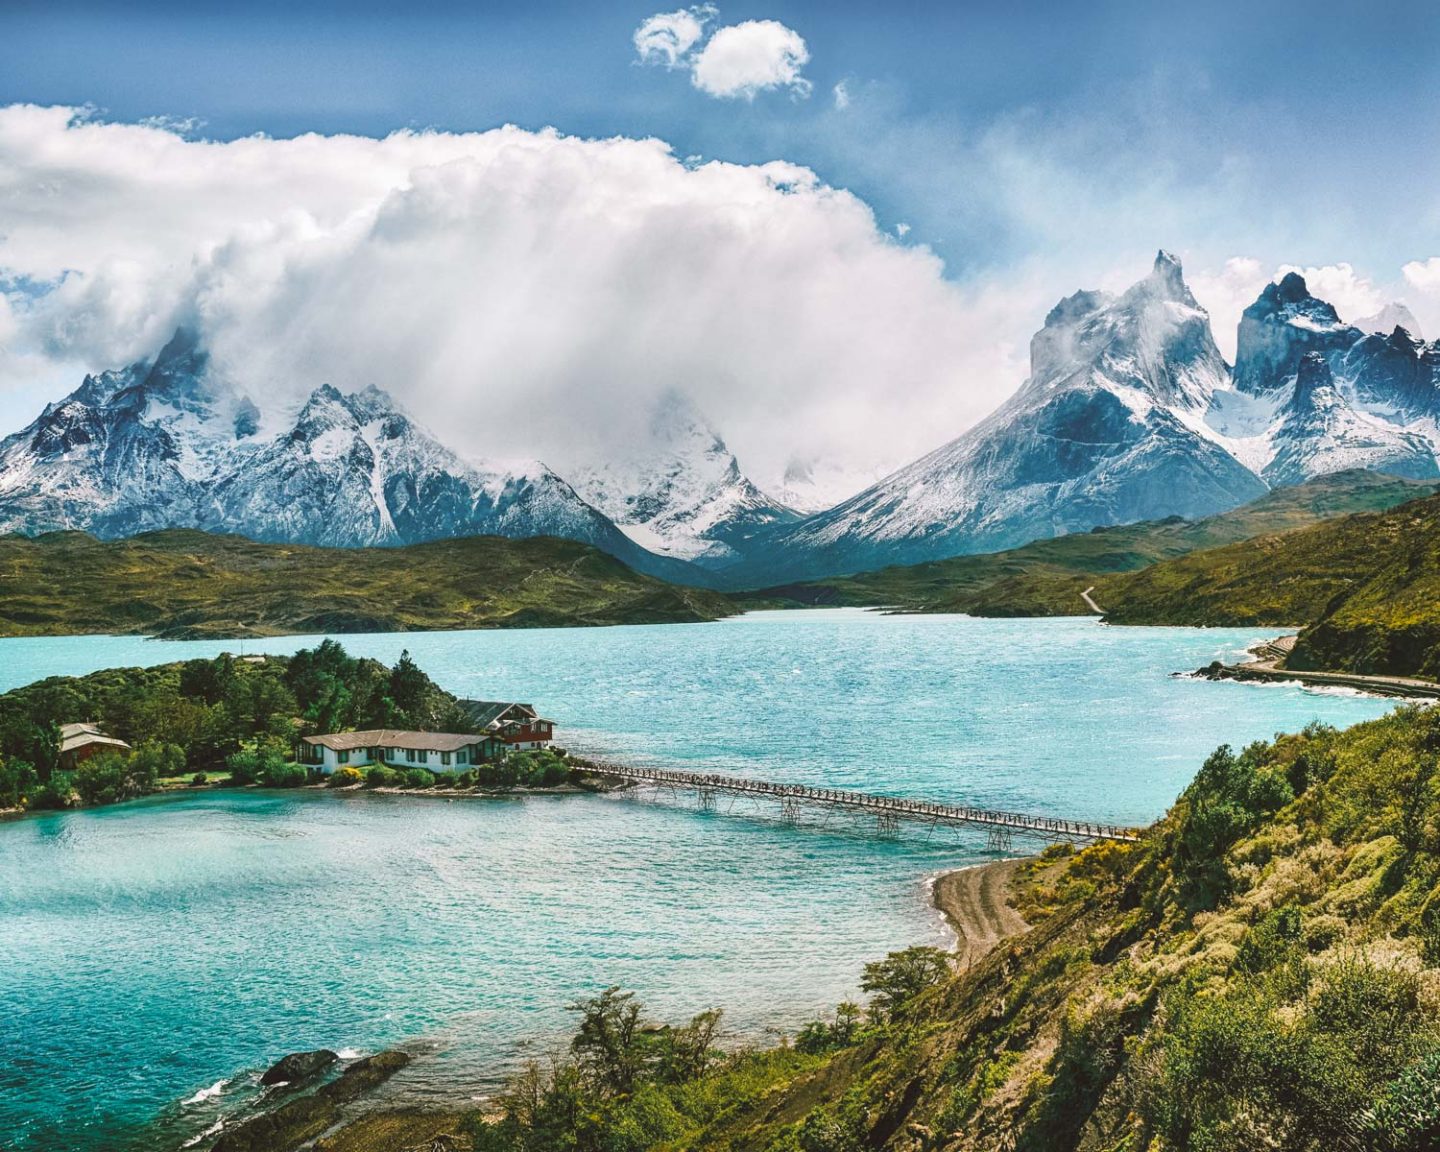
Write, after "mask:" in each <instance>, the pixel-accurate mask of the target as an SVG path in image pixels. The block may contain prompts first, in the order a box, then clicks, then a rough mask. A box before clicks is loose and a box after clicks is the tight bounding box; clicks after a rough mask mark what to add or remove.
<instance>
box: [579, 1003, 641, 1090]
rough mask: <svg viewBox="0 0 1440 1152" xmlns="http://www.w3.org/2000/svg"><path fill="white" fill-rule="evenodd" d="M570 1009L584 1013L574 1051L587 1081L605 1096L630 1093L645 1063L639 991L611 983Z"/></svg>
mask: <svg viewBox="0 0 1440 1152" xmlns="http://www.w3.org/2000/svg"><path fill="white" fill-rule="evenodd" d="M570 1011H572V1012H578V1013H579V1014H580V1027H579V1029H578V1030H577V1032H576V1033H575V1038H574V1040H572V1041H571V1042H570V1050H571V1051H572V1052H573V1053H574V1054H575V1058H576V1060H577V1061H578V1063H579V1065H580V1070H581V1072H582V1073H584V1075H585V1078H586V1079H587V1081H588V1082H589V1083H590V1084H591V1085H592V1086H593V1087H594V1088H595V1090H596V1091H597V1093H598V1094H600V1095H601V1096H628V1095H629V1094H630V1093H631V1092H633V1091H634V1090H635V1085H636V1082H637V1081H638V1080H639V1078H640V1074H641V1072H642V1070H643V1069H644V1066H645V1052H644V1046H643V1045H642V1044H641V1043H640V1031H641V1028H640V1005H639V1004H638V1003H637V1002H636V1000H635V993H633V992H622V991H620V988H619V986H611V987H609V988H607V989H605V991H604V992H602V993H600V995H599V996H596V997H594V998H592V999H589V1000H581V1001H579V1002H578V1003H575V1004H571V1005H570Z"/></svg>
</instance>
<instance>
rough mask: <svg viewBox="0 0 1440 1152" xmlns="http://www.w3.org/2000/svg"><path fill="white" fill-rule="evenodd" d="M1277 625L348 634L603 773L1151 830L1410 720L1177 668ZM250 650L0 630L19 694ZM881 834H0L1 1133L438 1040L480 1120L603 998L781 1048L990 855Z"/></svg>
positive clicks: (76, 1121) (342, 804) (565, 826)
mask: <svg viewBox="0 0 1440 1152" xmlns="http://www.w3.org/2000/svg"><path fill="white" fill-rule="evenodd" d="M1262 635H1264V632H1263V631H1262V630H1254V629H1226V630H1191V629H1168V628H1167V629H1138V628H1136V629H1131V628H1112V627H1105V626H1102V625H1099V624H1098V623H1096V622H1095V621H1093V620H1090V619H1066V620H1006V621H1001V620H973V619H969V618H965V617H944V616H883V615H879V614H876V613H869V612H860V611H852V610H826V611H811V612H786V613H754V614H750V615H747V616H743V617H739V618H737V619H734V620H727V621H723V622H720V623H716V624H704V625H673V626H651V627H634V628H606V629H554V630H530V631H490V632H452V633H411V634H405V635H395V634H386V635H374V636H344V637H340V638H339V639H340V640H341V641H342V643H344V644H345V645H346V647H347V648H348V649H349V650H350V651H352V652H354V653H359V654H366V655H373V656H376V657H378V658H380V659H384V660H386V661H393V660H394V659H395V657H396V656H398V655H399V653H400V651H401V649H402V648H408V649H409V650H410V652H411V654H412V656H413V657H414V658H415V659H416V661H417V662H418V663H419V664H420V665H421V667H423V668H424V669H425V670H426V671H427V672H429V673H430V674H431V675H432V676H433V677H434V678H435V679H436V680H437V681H438V682H439V683H440V684H441V685H443V686H444V687H445V688H447V689H449V690H451V691H453V692H456V693H458V694H460V695H467V696H480V697H485V698H497V699H498V698H503V699H522V700H527V701H532V702H534V703H536V704H537V705H539V706H540V707H541V709H542V711H543V712H544V713H545V714H547V715H549V716H551V717H553V718H554V719H555V720H556V721H557V723H558V725H559V735H560V739H561V742H562V743H565V744H568V745H569V746H570V747H572V748H575V749H577V750H580V751H584V752H586V753H588V754H590V755H594V756H598V757H610V758H614V759H619V760H624V761H627V762H631V763H639V764H661V765H671V766H676V767H683V768H690V769H696V770H704V771H722V772H723V771H735V772H745V773H747V774H751V775H757V776H763V777H767V778H771V779H775V780H793V781H797V782H806V783H824V784H830V785H834V786H837V787H846V788H858V789H864V790H867V791H873V792H887V793H892V794H895V795H907V796H917V797H925V798H929V799H935V800H942V801H950V802H955V803H966V804H976V805H983V806H989V807H1003V808H1012V809H1018V810H1021V811H1028V812H1035V813H1039V814H1053V815H1060V816H1067V817H1071V818H1076V819H1093V820H1104V821H1113V822H1119V823H1140V822H1146V821H1149V820H1151V819H1154V818H1155V817H1157V816H1159V815H1160V814H1162V813H1163V812H1164V810H1165V808H1166V807H1168V805H1169V804H1170V803H1171V801H1173V799H1174V797H1175V795H1176V794H1177V793H1178V792H1179V791H1180V789H1181V788H1183V787H1184V785H1185V783H1186V782H1187V781H1188V780H1189V779H1190V777H1191V776H1192V775H1193V774H1194V772H1195V769H1196V768H1197V767H1198V766H1199V763H1200V762H1201V760H1202V759H1203V758H1204V756H1205V755H1206V754H1207V753H1208V752H1209V751H1210V750H1211V749H1213V748H1214V747H1215V746H1216V745H1217V744H1219V743H1222V742H1229V743H1233V744H1241V743H1245V742H1247V741H1249V740H1253V739H1260V738H1265V737H1268V736H1270V735H1272V734H1274V733H1275V732H1277V731H1283V730H1292V729H1295V728H1298V727H1300V726H1303V725H1304V724H1306V723H1309V722H1310V721H1312V720H1323V721H1326V722H1329V723H1332V724H1337V725H1344V724H1349V723H1353V722H1356V721H1358V720H1362V719H1367V718H1370V717H1373V716H1376V715H1379V714H1381V713H1383V712H1384V711H1386V710H1387V709H1388V708H1389V707H1390V706H1391V703H1390V702H1387V701H1381V700H1375V699H1370V698H1364V697H1359V696H1354V695H1347V694H1341V693H1334V692H1329V693H1320V692H1313V691H1305V690H1302V689H1300V688H1298V687H1290V686H1256V685H1243V684H1235V683H1219V684H1217V683H1209V682H1205V681H1196V680H1189V679H1178V678H1175V677H1173V676H1172V675H1171V673H1172V672H1175V671H1177V670H1185V669H1192V668H1196V667H1199V666H1200V665H1203V664H1206V663H1208V662H1209V661H1211V660H1213V659H1217V658H1218V659H1233V658H1234V657H1235V656H1236V655H1237V654H1238V653H1239V652H1240V651H1242V650H1243V648H1244V647H1245V646H1246V645H1247V644H1249V643H1250V642H1252V641H1254V640H1256V639H1259V638H1260V637H1261V636H1262ZM313 642H314V638H297V637H287V638H283V639H277V640H267V641H248V642H247V643H246V644H245V650H246V651H247V652H252V653H253V652H262V651H268V652H277V653H278V652H289V651H293V650H294V649H296V648H298V647H302V646H306V645H308V644H311V643H313ZM238 648H239V644H238V642H234V641H231V642H196V643H174V642H159V641H147V640H142V639H138V638H129V637H75V638H48V639H28V638H27V639H12V640H0V689H5V688H9V687H14V686H16V685H18V684H21V683H26V682H29V681H31V680H34V679H37V678H40V677H42V676H46V675H57V674H77V673H82V672H86V671H91V670H94V669H97V668H101V667H109V666H118V665H126V664H142V663H143V664H155V663H162V662H165V661H169V660H175V659H183V658H189V657H191V656H198V655H209V654H213V653H215V652H218V651H221V650H231V651H235V650H237V649H238ZM869 832H870V830H869V829H868V828H866V827H863V826H862V825H861V824H860V823H858V822H855V821H845V820H837V821H833V822H831V823H830V824H828V825H824V826H821V825H820V824H819V822H818V821H816V822H813V823H810V824H808V825H805V826H802V827H799V828H790V827H787V826H785V825H784V824H783V823H781V822H779V821H777V820H775V819H773V818H771V817H770V816H769V815H768V814H767V813H765V812H763V811H750V810H747V809H744V808H737V810H736V811H734V812H732V813H726V812H724V811H719V812H699V811H695V810H693V809H691V808H689V807H687V806H686V805H685V804H684V803H683V801H675V802H672V801H670V800H669V799H667V798H665V797H660V798H659V799H658V801H656V802H641V801H639V800H637V799H635V798H633V797H623V796H608V797H526V798H523V799H507V800H458V801H447V800H444V799H438V798H429V797H424V798H421V797H413V798H411V797H375V796H370V795H361V796H344V797H338V796H334V795H325V794H317V793H314V792H306V793H273V792H262V791H257V790H247V791H239V792H210V793H205V794H201V795H190V796H181V797H157V798H152V799H149V800H145V801H141V802H138V803H134V804H129V805H123V806H119V807H116V808H111V809H102V810H95V811H89V812H77V813H61V814H47V815H40V816H32V817H26V818H24V819H21V820H16V821H11V822H9V823H5V824H0V1004H3V1005H4V1006H5V1012H4V1013H3V1014H0V1132H3V1133H4V1136H3V1139H4V1140H5V1141H7V1144H6V1146H7V1147H8V1146H13V1147H15V1148H17V1149H26V1150H27V1152H28V1150H29V1149H39V1148H53V1147H65V1148H71V1149H75V1150H77V1152H91V1150H98V1149H102V1148H104V1149H111V1148H123V1147H125V1146H126V1144H127V1142H137V1143H138V1142H139V1141H141V1140H145V1141H147V1142H148V1141H151V1140H153V1138H154V1133H155V1131H156V1128H155V1125H156V1124H157V1122H158V1123H159V1125H160V1131H161V1132H162V1134H163V1135H162V1138H161V1142H160V1146H162V1147H163V1146H167V1145H169V1146H175V1147H178V1146H180V1145H181V1144H183V1143H184V1142H185V1141H186V1140H190V1139H193V1138H194V1137H195V1136H196V1135H197V1134H199V1133H200V1132H202V1131H204V1130H205V1129H207V1128H209V1127H211V1126H213V1125H214V1124H215V1123H216V1122H217V1121H218V1120H221V1119H223V1118H224V1117H225V1116H227V1115H231V1114H233V1113H234V1111H235V1110H236V1109H238V1108H240V1107H242V1106H243V1105H244V1103H245V1101H246V1100H247V1099H248V1098H249V1097H251V1096H252V1095H253V1091H254V1074H255V1072H256V1070H258V1069H259V1068H260V1067H263V1065H264V1064H266V1063H268V1062H269V1061H270V1060H272V1059H274V1058H275V1057H277V1056H279V1055H281V1054H283V1053H284V1052H286V1051H291V1050H295V1049H300V1048H308V1047H315V1046H322V1045H323V1046H328V1047H332V1048H336V1049H351V1050H355V1051H373V1050H375V1049H377V1048H379V1047H382V1046H385V1045H388V1044H394V1043H397V1042H407V1043H412V1044H413V1043H419V1044H421V1045H422V1046H423V1048H424V1050H425V1053H426V1055H425V1056H424V1058H422V1059H420V1060H418V1061H417V1062H416V1064H415V1065H413V1066H412V1068H411V1069H410V1070H407V1072H406V1073H405V1074H404V1075H403V1076H402V1077H401V1078H400V1079H398V1080H397V1081H396V1082H394V1084H393V1085H392V1088H391V1091H392V1092H393V1093H395V1094H400V1095H403V1096H406V1097H410V1098H418V1099H422V1100H424V1099H438V1098H442V1097H444V1098H449V1099H453V1098H454V1096H455V1093H456V1091H457V1086H458V1087H459V1088H460V1089H461V1091H460V1096H461V1098H462V1099H463V1098H466V1097H467V1096H468V1095H470V1094H472V1093H476V1092H481V1091H483V1090H484V1089H485V1088H486V1086H487V1085H491V1084H493V1083H494V1080H495V1078H496V1077H497V1076H498V1075H500V1074H502V1073H503V1072H504V1070H505V1069H506V1068H507V1067H509V1066H512V1065H513V1062H514V1061H515V1060H516V1059H517V1058H519V1057H522V1056H523V1055H526V1054H533V1053H537V1052H538V1053H543V1051H544V1050H545V1046H546V1045H547V1044H549V1043H554V1042H556V1040H557V1038H558V1037H560V1036H561V1035H563V1033H564V1030H565V1028H566V1025H567V1019H566V1013H565V1011H564V1007H563V1006H564V1004H565V1003H566V1002H568V1001H569V1000H572V999H574V998H575V997H577V996H582V995H588V994H591V993H593V992H595V991H598V990H599V989H601V988H603V987H604V986H606V985H607V984H612V983H619V984H624V985H626V986H627V987H631V988H634V989H636V990H637V991H639V993H640V994H641V996H642V998H643V999H644V1000H645V1001H646V1002H647V1004H649V1005H650V1006H651V1007H652V1008H653V1010H654V1011H655V1013H656V1014H657V1015H661V1016H666V1017H676V1016H680V1015H684V1014H689V1013H693V1012H695V1011H699V1010H700V1009H702V1008H705V1007H709V1006H712V1005H719V1006H722V1007H723V1008H724V1009H725V1010H726V1020H727V1024H728V1026H729V1028H730V1029H731V1031H732V1034H733V1035H735V1036H737V1037H751V1038H754V1037H761V1036H763V1035H764V1031H765V1029H767V1028H793V1027H794V1026H795V1025H796V1024H797V1023H799V1022H800V1021H803V1020H804V1019H806V1018H808V1017H810V1016H813V1015H815V1014H816V1013H818V1012H820V1011H822V1010H823V1009H824V1008H825V1007H827V1006H829V1005H831V1004H833V1003H835V1002H836V1001H838V1000H840V999H843V998H845V997H847V996H849V997H853V996H855V995H856V994H857V990H858V983H859V975H860V969H861V966H862V965H863V963H864V962H865V961H866V960H869V959H874V958H876V957H878V956H880V955H883V953H884V952H886V951H888V950H890V949H892V948H897V947H903V946H905V945H908V944H913V943H939V942H943V940H944V939H945V930H944V928H943V926H942V925H941V923H940V921H939V920H938V918H937V916H936V914H935V913H934V911H933V909H932V908H931V907H930V905H929V902H928V893H927V889H926V880H927V878H928V877H931V876H933V875H934V874H935V873H937V872H939V871H942V870H946V869H949V868H953V867H957V866H960V865H963V864H966V863H971V862H974V861H975V860H978V859H979V858H980V857H981V855H982V848H983V837H969V836H957V835H955V834H946V835H935V836H932V837H931V838H929V839H927V838H926V835H925V832H924V830H911V831H909V832H907V833H906V834H904V835H902V836H900V837H899V838H897V839H893V840H884V839H878V838H876V837H875V836H873V835H871V834H869Z"/></svg>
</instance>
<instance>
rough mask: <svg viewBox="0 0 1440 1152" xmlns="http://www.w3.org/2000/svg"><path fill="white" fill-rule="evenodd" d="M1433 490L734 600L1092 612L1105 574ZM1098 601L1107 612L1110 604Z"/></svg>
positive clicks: (1312, 504)
mask: <svg viewBox="0 0 1440 1152" xmlns="http://www.w3.org/2000/svg"><path fill="white" fill-rule="evenodd" d="M1437 490H1440V486H1437V485H1435V484H1430V483H1421V482H1418V481H1413V480H1404V479H1400V478H1398V477H1394V476H1382V475H1380V474H1378V473H1374V472H1365V471H1351V472H1341V473H1337V474H1335V475H1332V476H1325V477H1321V478H1320V479H1318V480H1313V481H1311V482H1310V483H1308V484H1303V485H1299V486H1296V487H1293V488H1282V489H1278V490H1276V491H1274V492H1270V493H1267V494H1266V495H1265V496H1263V497H1261V498H1260V499H1259V500H1256V501H1254V502H1252V503H1250V504H1247V505H1245V506H1244V507H1241V508H1237V509H1235V510H1233V511H1230V512H1225V513H1221V514H1220V515H1217V516H1211V517H1209V518H1207V519H1204V520H1197V521H1188V520H1184V519H1181V518H1180V517H1173V518H1171V519H1168V520H1161V521H1147V522H1144V523H1140V524H1129V525H1123V526H1120V527H1114V528H1097V529H1095V530H1094V531H1091V532H1083V533H1075V534H1072V535H1069V536H1060V537H1056V538H1054V539H1050V540H1037V541H1035V542H1033V543H1031V544H1027V545H1025V546H1024V547H1021V548H1014V549H1011V550H1009V551H1006V552H995V553H989V554H985V555H978V556H957V557H954V558H953V559H949V560H939V561H934V562H931V563H928V564H915V565H906V566H898V567H892V568H884V569H881V570H880V571H877V572H866V573H861V574H859V575H856V576H844V577H837V578H835V579H830V580H817V581H809V582H805V583H799V584H787V585H783V586H779V587H775V588H767V589H762V590H760V591H757V592H748V593H739V594H736V595H735V596H733V597H732V599H734V600H735V601H736V602H737V603H738V604H739V605H740V606H742V607H751V608H759V607H801V606H822V605H823V606H844V607H887V608H895V609H899V610H901V611H910V612H966V613H969V614H971V615H976V616H1074V615H1082V614H1084V613H1085V612H1086V611H1088V610H1087V609H1086V607H1085V605H1084V603H1083V601H1082V600H1081V599H1080V593H1081V592H1082V591H1084V589H1085V588H1086V587H1088V586H1089V585H1090V584H1093V583H1095V582H1096V580H1097V579H1099V578H1101V577H1104V576H1108V575H1114V574H1117V573H1124V572H1133V571H1136V570H1138V569H1142V568H1145V567H1147V566H1148V565H1151V564H1155V563H1157V562H1161V561H1165V560H1170V559H1173V558H1175V557H1178V556H1183V555H1186V554H1188V553H1191V552H1195V551H1197V550H1200V549H1209V548H1215V547H1218V546H1222V545H1226V544H1231V543H1234V542H1236V541H1240V540H1246V539H1249V538H1251V537H1255V536H1258V535H1262V534H1267V533H1276V532H1284V531H1288V530H1290V529H1294V528H1300V527H1305V526H1308V525H1311V524H1315V523H1317V522H1320V521H1324V520H1326V519H1329V518H1332V517H1336V516H1342V515H1346V514H1349V513H1354V512H1366V511H1375V510H1381V509H1386V508H1391V507H1393V506H1395V505H1396V504H1400V503H1402V502H1404V501H1407V500H1414V499H1416V498H1417V497H1421V496H1427V495H1431V494H1433V493H1434V492H1436V491H1437ZM1100 603H1101V605H1102V606H1106V607H1108V605H1106V604H1105V601H1104V600H1101V601H1100Z"/></svg>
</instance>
